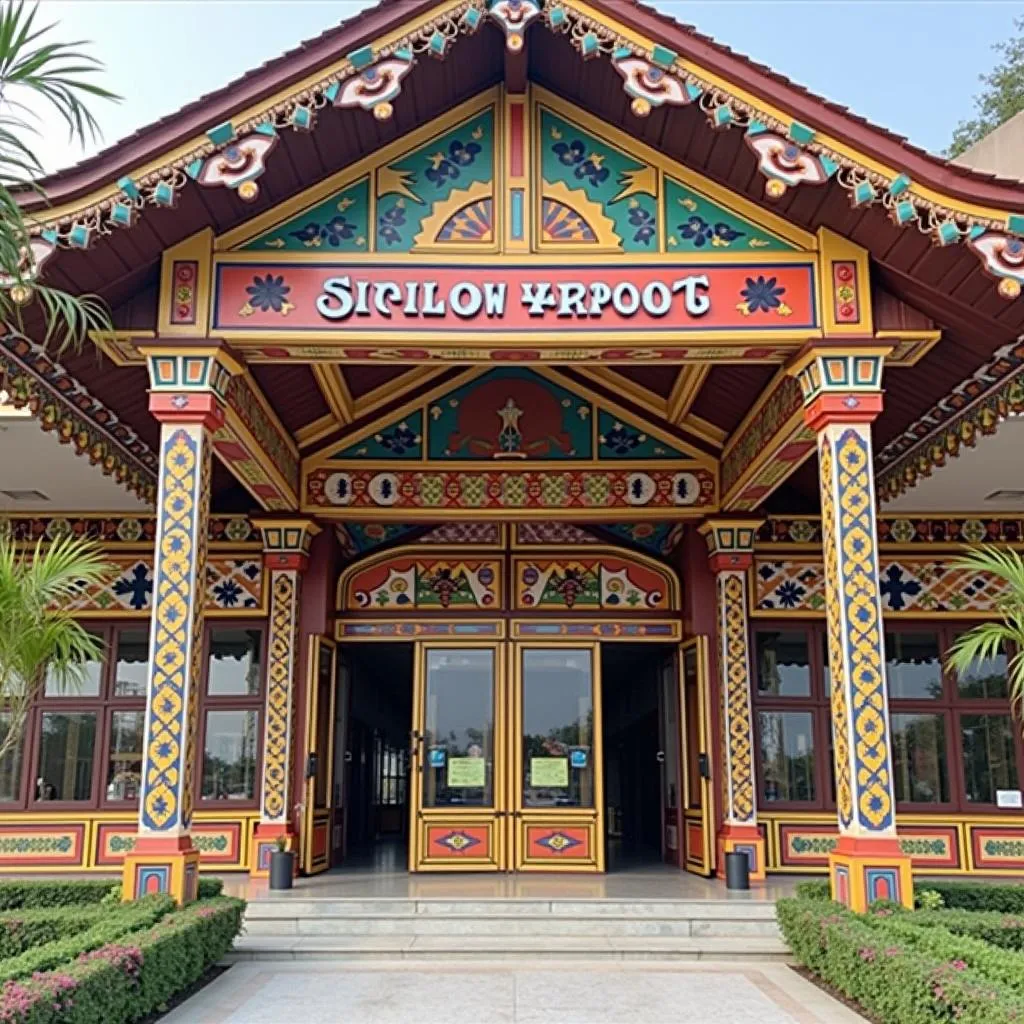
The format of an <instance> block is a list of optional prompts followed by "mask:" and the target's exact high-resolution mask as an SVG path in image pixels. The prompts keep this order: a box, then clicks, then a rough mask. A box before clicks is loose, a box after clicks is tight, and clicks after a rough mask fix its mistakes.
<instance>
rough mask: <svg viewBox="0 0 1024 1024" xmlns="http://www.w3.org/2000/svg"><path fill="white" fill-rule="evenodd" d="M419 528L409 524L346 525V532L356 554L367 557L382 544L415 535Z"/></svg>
mask: <svg viewBox="0 0 1024 1024" xmlns="http://www.w3.org/2000/svg"><path fill="white" fill-rule="evenodd" d="M417 529H419V527H417V526H416V525H414V524H407V523H345V530H346V531H347V532H348V535H349V538H350V540H351V541H352V546H353V547H354V548H355V550H356V553H357V554H360V555H365V554H366V553H367V552H368V551H373V550H374V548H379V547H380V546H381V545H382V544H390V543H391V541H393V540H397V539H398V538H399V537H405V536H407V535H409V534H410V533H414V532H415V531H416V530H417Z"/></svg>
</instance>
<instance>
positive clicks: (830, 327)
mask: <svg viewBox="0 0 1024 1024" xmlns="http://www.w3.org/2000/svg"><path fill="white" fill-rule="evenodd" d="M818 245H819V251H818V277H819V279H820V281H819V289H818V290H819V296H820V300H821V309H820V310H819V312H820V314H821V318H820V320H819V321H818V322H819V323H822V324H824V325H825V336H826V337H833V336H843V335H850V336H853V337H859V338H863V337H864V336H865V335H868V336H870V335H873V334H874V303H873V301H872V296H871V276H870V273H871V271H870V260H869V256H868V251H867V250H866V249H864V248H862V247H861V246H859V245H857V244H856V243H854V242H851V241H850V240H849V239H848V238H844V237H843V236H842V235H838V234H836V233H835V232H834V231H831V230H829V229H828V228H818ZM836 261H843V262H849V263H853V264H854V265H855V267H856V271H855V273H856V282H855V287H856V289H857V299H858V303H859V307H860V312H861V316H860V319H859V320H858V321H857V322H856V323H852V324H842V323H839V322H838V321H837V320H836V316H835V288H834V286H833V281H832V264H833V263H834V262H836Z"/></svg>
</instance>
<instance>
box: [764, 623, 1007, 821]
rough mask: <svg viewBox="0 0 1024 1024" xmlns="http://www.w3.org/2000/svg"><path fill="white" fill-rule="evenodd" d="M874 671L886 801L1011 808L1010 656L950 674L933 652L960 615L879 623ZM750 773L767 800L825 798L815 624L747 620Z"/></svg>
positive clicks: (831, 797) (912, 806) (820, 637)
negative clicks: (884, 722) (885, 734)
mask: <svg viewBox="0 0 1024 1024" xmlns="http://www.w3.org/2000/svg"><path fill="white" fill-rule="evenodd" d="M885 626H886V629H885V670H886V680H887V683H888V690H889V724H890V730H891V735H890V741H891V747H892V771H893V788H894V791H895V797H896V811H897V813H899V812H900V811H903V812H911V813H913V812H917V813H931V814H936V813H956V812H961V813H963V812H974V813H978V812H979V811H982V812H984V811H995V810H996V809H997V808H999V807H1000V806H1002V807H1004V808H1007V807H1011V806H1013V804H1014V802H1015V799H1016V798H1017V795H1018V794H1019V792H1020V787H1021V781H1022V780H1024V744H1022V742H1021V736H1020V724H1019V722H1018V721H1017V720H1016V719H1014V718H1013V716H1012V715H1011V713H1010V706H1009V700H1008V696H1007V695H1008V692H1009V688H1008V685H1007V666H1008V662H1009V654H1012V653H1013V652H1006V651H1002V652H1000V653H998V654H996V655H994V656H993V657H991V658H987V659H985V660H984V661H983V662H980V663H977V664H975V665H974V666H972V668H971V670H970V671H969V672H965V673H963V674H961V675H959V676H958V675H957V674H956V673H953V672H951V671H948V670H947V669H946V668H945V666H944V664H943V662H944V659H945V652H946V651H948V650H949V648H950V647H951V646H952V644H953V642H954V640H955V639H956V637H957V636H959V635H960V634H961V633H962V632H963V631H964V628H965V627H964V626H963V625H962V624H961V625H946V624H945V623H937V624H932V623H928V624H923V623H922V624H917V623H913V622H901V621H900V620H899V619H895V620H894V619H892V618H889V619H888V621H887V622H886V623H885ZM751 642H752V649H753V650H752V660H753V661H754V666H753V668H754V672H755V674H756V679H757V685H756V687H755V688H754V693H753V702H754V712H755V722H756V724H757V737H756V741H757V764H758V769H757V778H758V784H759V787H760V797H759V799H760V800H761V802H762V803H763V804H764V805H765V806H766V807H767V806H771V807H772V808H773V809H776V808H786V807H788V808H790V809H793V810H808V809H810V808H812V807H814V808H821V809H828V810H831V809H832V808H833V807H834V806H835V782H834V766H833V764H832V725H831V709H830V707H829V686H830V679H829V676H830V672H829V665H828V643H827V635H826V631H825V624H824V623H823V622H820V621H819V622H816V623H813V624H801V623H793V622H792V621H789V620H788V621H787V622H786V623H785V628H784V629H780V628H779V627H778V625H775V624H769V623H767V622H760V623H757V624H756V626H755V629H754V631H753V636H752V638H751Z"/></svg>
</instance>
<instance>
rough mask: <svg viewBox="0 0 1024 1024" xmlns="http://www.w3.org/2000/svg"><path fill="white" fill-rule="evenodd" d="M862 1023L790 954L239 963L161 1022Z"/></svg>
mask: <svg viewBox="0 0 1024 1024" xmlns="http://www.w3.org/2000/svg"><path fill="white" fill-rule="evenodd" d="M453 1020H467V1021H486V1022H487V1024H551V1021H558V1024H634V1022H636V1021H637V1020H643V1022H644V1024H856V1022H860V1021H861V1020H862V1018H860V1017H859V1016H857V1015H856V1014H854V1013H852V1012H851V1011H850V1010H848V1009H847V1008H846V1007H845V1006H842V1005H841V1004H840V1003H837V1002H836V1001H835V1000H833V999H831V998H830V997H829V996H828V995H826V994H825V993H824V992H822V991H821V990H820V989H818V988H816V987H815V986H814V985H812V984H810V982H808V981H805V980H804V979H803V978H801V977H800V976H799V975H798V974H796V973H794V972H793V971H791V970H790V969H789V968H788V967H785V966H783V965H781V964H764V965H760V964H757V963H751V964H745V965H743V966H741V967H740V966H737V965H735V964H727V963H715V962H702V963H697V964H671V965H667V964H622V965H615V966H611V965H609V964H607V963H600V964H597V963H590V962H587V961H582V962H577V963H573V964H571V965H569V964H566V965H564V966H560V967H552V966H550V965H546V964H543V963H540V962H538V963H536V964H533V963H531V962H519V963H516V964H515V965H509V964H502V963H479V962H477V963H473V964H462V965H456V964H452V965H445V966H443V967H442V966H438V965H435V964H429V965H426V964H416V963H410V962H408V961H406V962H405V963H403V964H388V963H382V964H374V965H373V966H372V967H370V966H368V965H366V964H351V965H345V964H334V963H317V964H315V965H313V964H309V965H303V964H301V963H296V962H294V961H292V962H287V963H284V962H282V963H278V962H263V963H245V964H237V965H236V966H234V967H232V968H231V969H230V970H229V971H227V972H226V973H225V974H223V975H221V976H220V977H219V978H218V979H217V980H216V981H214V982H213V983H212V984H211V985H208V986H207V987H206V988H205V989H203V990H202V991H201V992H199V993H197V994H196V995H195V996H193V997H192V998H191V999H189V1000H188V1001H187V1002H186V1003H184V1004H182V1005H181V1006H180V1007H178V1008H177V1009H176V1010H175V1011H174V1012H173V1013H171V1014H170V1015H169V1016H167V1017H165V1018H164V1020H163V1024H284V1022H286V1021H302V1024H327V1022H331V1024H334V1022H336V1021H344V1022H345V1024H451V1022H452V1021H453Z"/></svg>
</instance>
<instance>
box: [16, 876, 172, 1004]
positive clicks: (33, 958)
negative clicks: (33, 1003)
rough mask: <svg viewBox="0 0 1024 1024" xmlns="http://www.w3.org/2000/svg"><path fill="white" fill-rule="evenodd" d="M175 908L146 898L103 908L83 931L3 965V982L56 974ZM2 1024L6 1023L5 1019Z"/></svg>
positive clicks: (155, 898)
mask: <svg viewBox="0 0 1024 1024" xmlns="http://www.w3.org/2000/svg"><path fill="white" fill-rule="evenodd" d="M175 906H176V904H175V902H174V900H173V899H171V897H170V896H144V897H143V898H142V899H141V900H136V901H134V902H132V903H121V904H118V905H117V906H115V907H104V908H103V909H104V911H105V913H104V914H103V915H102V916H101V917H100V918H99V920H97V921H96V922H95V923H94V924H92V925H91V927H89V928H86V929H85V930H84V931H80V932H78V934H76V935H69V936H67V937H65V938H59V939H56V940H55V941H53V942H48V943H46V944H45V945H43V946H35V947H33V948H31V949H26V950H25V952H24V953H22V954H20V955H19V956H15V957H11V958H10V959H9V960H3V961H0V981H9V980H11V979H15V978H25V977H27V976H28V975H30V974H32V973H34V972H35V971H50V970H53V969H54V968H55V967H59V966H61V964H67V963H69V962H70V961H72V960H74V959H75V957H76V956H79V955H81V954H82V953H88V952H90V951H91V950H94V949H98V948H99V947H100V946H105V945H107V944H108V943H111V942H115V941H116V940H118V939H120V938H122V937H123V936H126V935H127V934H128V933H130V932H135V931H139V930H140V929H142V928H149V927H151V926H152V925H154V924H156V923H157V922H158V921H159V920H160V918H162V917H163V916H164V915H165V914H167V913H169V912H170V911H171V910H173V909H174V907H175ZM0 1021H3V1017H2V1016H0Z"/></svg>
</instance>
